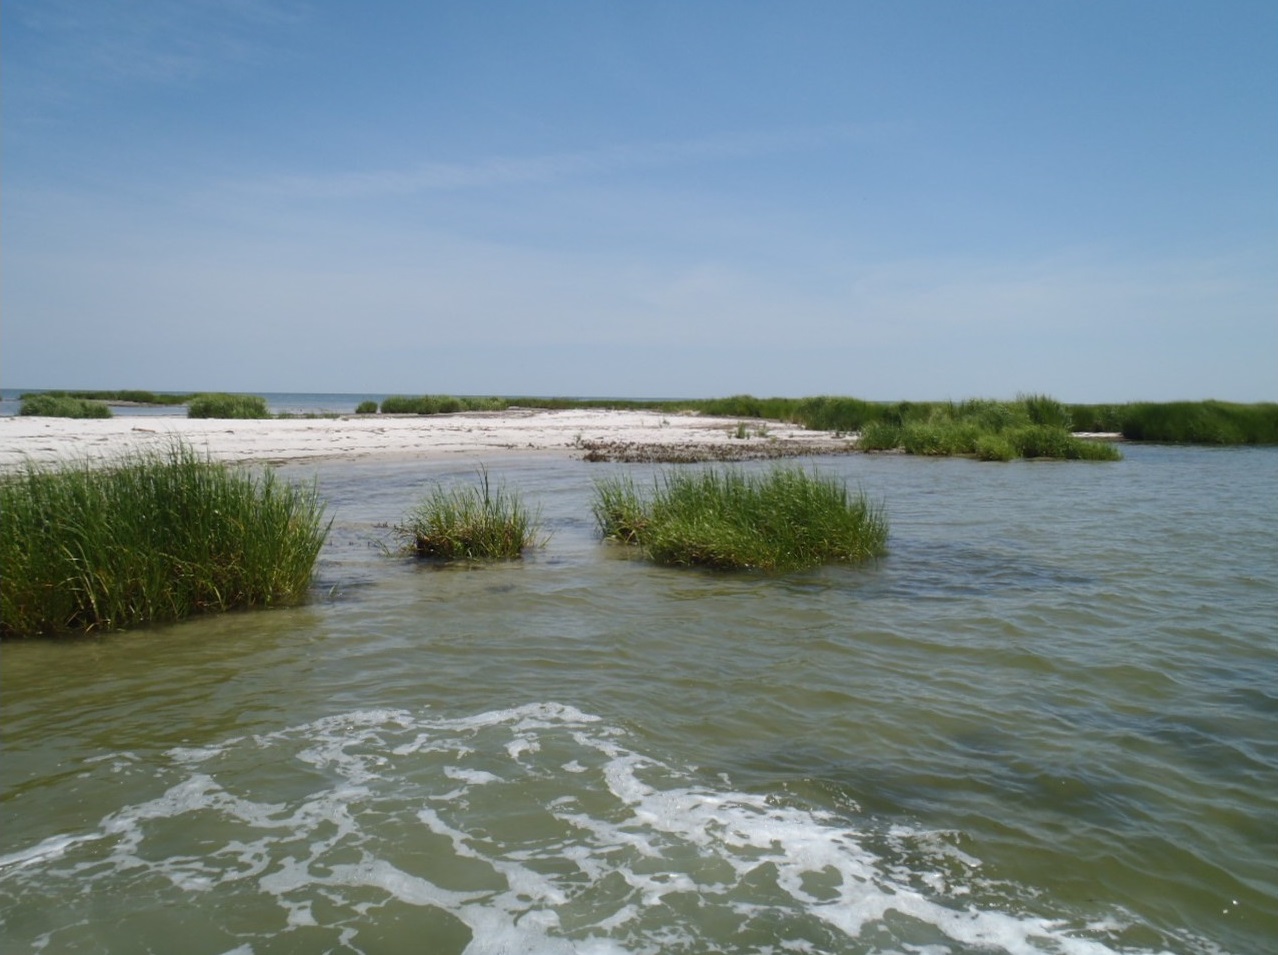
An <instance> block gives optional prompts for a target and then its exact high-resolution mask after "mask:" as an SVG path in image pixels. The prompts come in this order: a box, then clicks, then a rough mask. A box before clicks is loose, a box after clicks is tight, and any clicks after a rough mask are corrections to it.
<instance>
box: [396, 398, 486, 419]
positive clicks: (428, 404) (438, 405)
mask: <svg viewBox="0 0 1278 955" xmlns="http://www.w3.org/2000/svg"><path fill="white" fill-rule="evenodd" d="M510 404H511V402H510V401H508V400H507V399H505V398H474V397H471V398H460V397H457V396H456V395H420V396H418V397H416V398H413V397H409V396H407V395H391V396H390V397H389V398H386V399H385V400H383V401H382V414H425V415H430V414H457V413H458V412H459V411H505V410H506V409H507V408H509V407H510Z"/></svg>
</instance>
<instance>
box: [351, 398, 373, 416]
mask: <svg viewBox="0 0 1278 955" xmlns="http://www.w3.org/2000/svg"><path fill="white" fill-rule="evenodd" d="M355 413H356V414H377V402H376V401H371V400H370V401H361V402H360V403H359V404H358V405H356V406H355Z"/></svg>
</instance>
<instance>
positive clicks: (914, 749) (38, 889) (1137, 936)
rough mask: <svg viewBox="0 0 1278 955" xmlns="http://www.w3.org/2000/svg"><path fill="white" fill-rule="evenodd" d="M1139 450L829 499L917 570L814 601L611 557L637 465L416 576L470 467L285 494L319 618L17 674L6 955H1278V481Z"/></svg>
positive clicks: (890, 566)
mask: <svg viewBox="0 0 1278 955" xmlns="http://www.w3.org/2000/svg"><path fill="white" fill-rule="evenodd" d="M1125 450H1126V455H1127V457H1126V460H1125V461H1123V462H1121V463H1117V464H1095V465H1093V464H1078V463H1074V464H1044V463H1039V464H1026V463H1018V464H1011V465H983V464H978V463H975V462H971V461H963V460H948V461H932V460H920V459H913V458H905V457H897V456H857V457H849V458H843V459H825V460H821V461H818V462H815V464H816V465H817V466H819V467H820V468H822V469H823V470H825V471H828V472H831V473H835V474H840V475H843V476H846V477H847V479H848V480H849V482H850V483H851V484H853V485H854V486H856V485H859V486H862V487H864V488H865V490H866V491H867V492H868V493H869V494H870V495H871V496H872V497H874V498H876V499H878V500H881V501H882V502H883V504H884V505H885V507H886V510H887V514H888V517H889V520H890V522H891V527H892V539H891V545H890V546H891V555H890V556H889V557H887V558H885V559H883V560H881V561H879V562H877V563H875V564H873V565H870V566H866V567H860V568H833V569H825V570H820V571H816V572H812V573H806V574H797V575H788V576H783V577H760V576H755V575H722V574H707V573H700V572H687V571H675V570H662V569H656V568H653V567H650V566H648V565H646V564H644V563H642V562H640V561H636V560H633V559H629V558H628V557H627V554H626V551H624V550H623V549H621V548H617V547H613V546H609V545H605V544H602V543H600V542H599V541H598V540H597V539H596V536H595V532H594V527H593V523H592V519H591V517H590V502H591V495H592V482H593V480H594V479H595V478H597V477H599V476H601V475H604V474H607V473H611V472H610V471H609V470H608V469H609V468H612V467H614V466H609V465H591V464H586V463H583V462H577V461H564V460H562V459H558V458H551V457H544V458H538V457H533V458H528V459H522V460H520V461H519V462H517V463H511V462H510V461H508V460H502V459H498V460H495V461H491V462H489V471H490V476H491V477H492V478H494V479H497V480H502V481H504V482H505V483H506V484H507V485H508V486H509V487H512V488H515V489H518V490H519V491H520V492H522V494H523V496H524V498H525V500H526V501H528V502H529V503H532V504H535V505H539V506H540V507H541V508H542V511H543V515H544V522H545V529H546V530H547V532H549V534H550V537H549V541H548V543H547V544H546V546H545V548H544V549H543V550H541V551H539V552H538V553H537V554H535V555H533V556H532V557H530V558H528V559H526V560H524V561H521V562H516V563H509V564H501V565H497V566H490V567H484V568H482V569H473V568H438V567H433V566H425V565H419V564H415V563H413V562H412V561H407V560H404V559H401V558H395V557H390V556H387V555H386V554H384V553H383V552H382V551H381V550H380V549H379V547H378V546H377V545H378V542H379V541H382V540H384V539H385V536H386V533H387V532H386V530H385V529H384V528H379V527H377V526H376V525H377V524H378V523H379V522H392V523H393V522H394V521H395V520H396V519H398V518H400V517H401V516H402V515H403V514H404V512H405V511H406V510H407V509H408V508H409V507H410V506H411V505H412V504H413V503H414V502H415V501H416V500H417V499H418V498H419V497H420V495H421V494H422V492H423V490H424V489H426V488H427V487H428V486H429V485H430V483H431V482H432V481H434V480H436V479H443V480H453V479H463V480H469V479H473V467H474V462H471V461H458V462H457V463H455V464H452V465H450V466H441V465H430V466H426V465H387V464H381V465H370V464H350V465H343V464H331V465H324V466H321V467H318V468H315V467H308V468H301V467H297V468H288V469H286V470H285V471H284V473H285V474H286V475H287V476H289V477H292V478H296V479H299V480H308V479H310V477H312V476H317V477H318V480H319V483H320V487H321V490H322V492H323V493H324V495H325V496H326V497H327V499H328V500H329V501H330V502H331V508H332V510H331V513H332V514H333V515H334V516H335V518H336V523H335V525H334V532H333V536H332V538H331V541H330V544H329V546H328V548H327V550H326V553H325V555H324V558H323V561H322V564H321V567H320V571H319V577H318V581H317V588H316V595H315V598H314V600H313V601H312V602H310V603H309V604H308V605H306V606H304V607H300V608H296V609H291V610H282V611H273V612H267V613H258V614H242V615H232V616H227V617H223V618H217V619H207V620H199V621H195V622H191V623H186V624H182V625H180V626H174V627H166V628H161V629H155V630H150V631H146V632H138V633H132V634H120V635H115V636H112V637H109V638H104V639H95V640H75V641H62V642H40V641H27V642H17V643H12V642H11V643H7V644H5V645H4V646H3V650H2V651H0V652H2V653H3V658H2V660H3V667H2V670H0V678H2V681H3V746H4V751H3V762H2V764H0V765H2V766H3V769H2V777H0V786H2V789H0V791H2V793H3V796H2V801H0V813H2V817H0V856H2V858H0V919H2V920H3V921H2V926H0V932H2V933H3V934H2V936H0V941H3V943H4V944H3V948H4V950H5V951H13V952H20V951H44V952H111V953H117V952H119V953H123V952H141V951H154V952H184V953H223V952H235V953H258V955H261V953H295V952H301V953H310V952H365V953H374V952H379V953H380V952H431V953H436V952H440V953H447V952H461V951H466V952H473V953H479V952H522V951H527V952H590V953H595V952H613V951H618V952H622V951H624V952H654V953H655V952H773V953H782V952H901V953H917V955H939V953H947V952H952V953H975V952H1013V953H1021V952H1059V953H1089V955H1090V953H1104V952H1164V951H1166V952H1175V953H1199V952H1202V953H1208V952H1222V951H1223V952H1232V953H1261V952H1269V951H1273V950H1275V944H1278V943H1276V942H1275V940H1276V939H1278V534H1276V533H1275V532H1276V531H1278V450H1274V449H1264V450H1238V449H1235V450H1195V449H1172V448H1158V447H1133V446H1129V447H1128V448H1126V449H1125ZM615 467H617V468H620V467H623V466H615ZM633 470H634V473H635V474H636V476H637V477H638V478H639V479H640V480H641V481H642V480H646V477H647V475H649V474H651V473H652V471H651V469H646V468H635V469H633Z"/></svg>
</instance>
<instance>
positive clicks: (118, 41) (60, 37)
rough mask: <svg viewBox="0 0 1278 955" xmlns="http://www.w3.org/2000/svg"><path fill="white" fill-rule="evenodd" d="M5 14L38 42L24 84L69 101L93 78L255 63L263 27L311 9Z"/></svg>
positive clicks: (261, 3) (23, 60) (259, 1)
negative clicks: (226, 64) (226, 63)
mask: <svg viewBox="0 0 1278 955" xmlns="http://www.w3.org/2000/svg"><path fill="white" fill-rule="evenodd" d="M5 12H6V14H7V15H9V16H11V17H14V18H16V19H17V20H18V21H20V22H21V24H22V26H23V27H24V28H25V29H26V30H27V31H29V35H30V37H31V38H32V40H31V42H32V46H31V48H30V49H28V50H25V51H23V55H22V56H21V57H20V59H19V66H18V75H19V80H20V82H21V83H22V84H23V85H24V86H25V87H26V88H27V89H37V88H38V89H40V90H41V91H42V92H43V93H44V94H45V95H46V97H49V98H58V99H63V100H66V99H72V98H74V96H75V91H76V90H77V89H78V88H80V87H81V84H83V83H85V82H86V80H88V79H91V80H92V84H91V85H92V86H93V87H96V86H99V85H100V84H102V83H103V82H125V83H129V82H144V83H172V82H187V81H190V80H193V79H196V78H198V77H200V76H202V75H204V74H206V73H208V72H210V71H211V70H213V69H215V68H217V67H218V66H219V65H220V64H222V63H225V62H228V61H230V62H240V61H251V60H253V59H255V58H256V57H258V56H260V55H263V54H264V52H265V50H266V48H267V44H268V42H269V41H268V40H267V39H266V37H267V36H269V34H264V33H263V28H264V27H278V26H286V25H288V24H290V23H295V22H297V21H298V20H299V19H301V18H302V17H303V16H305V13H306V6H305V4H303V3H302V2H300V0H182V2H178V3H175V2H172V0H133V2H129V3H119V2H109V0H95V2H92V3H85V2H81V0H38V2H22V0H17V2H14V0H11V2H10V3H9V4H8V5H7V9H6V11H5ZM9 55H12V51H11V52H10V53H6V56H9Z"/></svg>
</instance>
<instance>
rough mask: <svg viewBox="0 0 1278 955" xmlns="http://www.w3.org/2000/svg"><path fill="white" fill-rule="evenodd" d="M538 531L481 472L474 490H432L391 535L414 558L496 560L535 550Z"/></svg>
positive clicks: (516, 502)
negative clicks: (393, 534) (415, 556)
mask: <svg viewBox="0 0 1278 955" xmlns="http://www.w3.org/2000/svg"><path fill="white" fill-rule="evenodd" d="M540 525H541V518H540V515H539V514H538V513H537V512H535V511H530V510H529V509H528V508H527V507H525V506H524V504H523V502H522V501H521V500H520V498H519V495H517V494H514V493H512V492H509V491H507V490H505V489H504V488H502V487H500V486H499V487H496V488H493V487H492V486H491V484H490V482H489V480H488V473H487V472H486V471H482V470H481V471H480V472H479V483H478V484H477V485H465V486H461V487H450V488H446V487H444V486H442V485H436V486H435V488H434V489H433V490H432V491H431V493H430V494H429V495H428V496H427V498H426V499H425V500H424V501H423V502H422V503H421V504H419V505H418V506H417V507H416V508H415V509H414V510H413V511H412V512H411V513H410V514H409V515H408V517H407V518H406V519H405V521H404V523H403V524H400V525H397V526H396V527H395V529H394V531H395V536H396V537H397V538H398V539H399V540H401V541H402V542H403V544H404V549H405V550H406V551H407V552H409V553H413V554H416V555H417V556H419V557H429V558H435V559H437V560H502V559H513V558H516V557H521V556H522V555H523V553H524V551H525V550H527V549H529V548H531V547H535V546H537V544H538V542H539V541H538V533H539V530H540Z"/></svg>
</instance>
